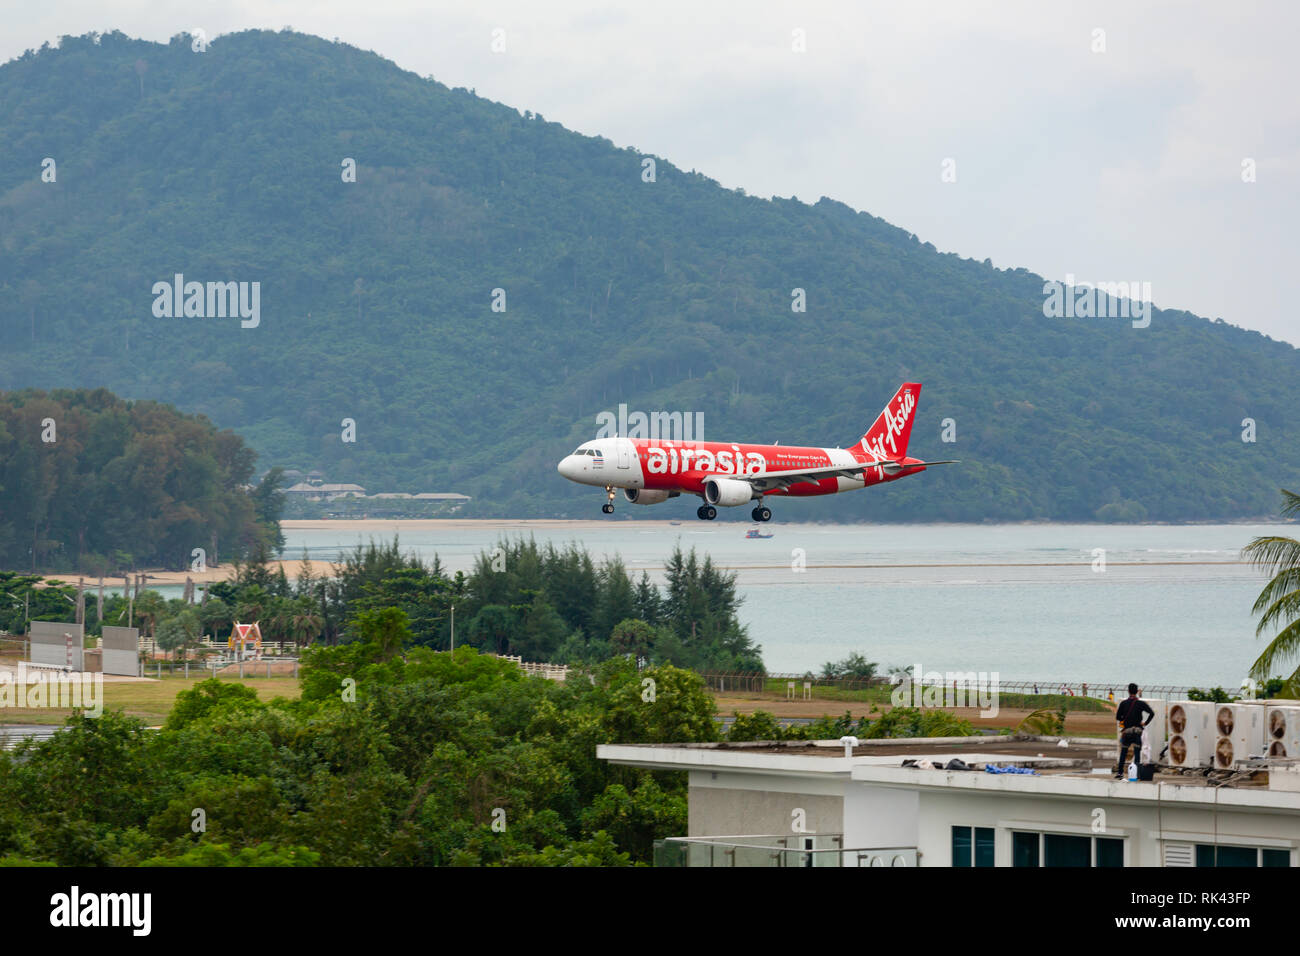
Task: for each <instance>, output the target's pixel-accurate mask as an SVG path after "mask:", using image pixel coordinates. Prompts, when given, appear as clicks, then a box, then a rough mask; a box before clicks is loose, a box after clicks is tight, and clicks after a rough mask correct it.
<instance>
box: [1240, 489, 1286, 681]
mask: <svg viewBox="0 0 1300 956" xmlns="http://www.w3.org/2000/svg"><path fill="white" fill-rule="evenodd" d="M1297 515H1300V495H1297V494H1296V493H1295V492H1293V491H1287V490H1286V489H1283V490H1282V517H1283V518H1294V517H1296V516H1297ZM1242 555H1243V556H1244V557H1245V558H1246V559H1247V560H1248V561H1249V562H1250V563H1251V564H1252V565H1254V566H1255V567H1257V568H1262V569H1263V570H1264V571H1265V572H1266V573H1267V574H1269V575H1271V577H1270V578H1269V581H1268V583H1267V584H1265V585H1264V589H1263V590H1262V591H1260V593H1259V597H1258V598H1256V599H1255V606H1254V608H1252V611H1253V612H1254V613H1255V614H1258V615H1259V616H1260V617H1259V624H1258V625H1257V626H1256V628H1255V634H1256V636H1259V635H1262V634H1264V633H1265V632H1266V631H1268V630H1269V629H1270V628H1274V627H1276V628H1278V632H1277V634H1275V635H1274V637H1273V639H1272V640H1271V641H1270V642H1269V644H1268V646H1267V647H1265V648H1264V650H1263V651H1262V652H1261V653H1260V655H1259V657H1258V658H1256V659H1255V663H1254V664H1252V665H1251V668H1250V676H1251V677H1253V678H1254V679H1255V680H1257V681H1260V682H1265V681H1267V680H1268V678H1269V675H1270V674H1272V673H1274V672H1275V671H1276V670H1277V669H1278V668H1282V669H1283V670H1286V669H1287V668H1289V667H1291V665H1292V664H1293V663H1295V662H1296V661H1295V659H1296V654H1297V651H1300V541H1297V540H1296V539H1295V538H1290V537H1286V536H1284V535H1265V536H1263V537H1257V538H1255V539H1254V540H1252V541H1251V542H1250V544H1248V545H1246V547H1245V548H1244V549H1243V550H1242ZM1283 693H1285V694H1286V695H1287V696H1288V697H1296V696H1300V666H1297V667H1295V668H1294V669H1292V670H1291V674H1290V676H1289V677H1287V679H1286V685H1285V688H1284V691H1283Z"/></svg>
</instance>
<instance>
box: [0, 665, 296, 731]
mask: <svg viewBox="0 0 1300 956" xmlns="http://www.w3.org/2000/svg"><path fill="white" fill-rule="evenodd" d="M206 679H207V678H206V675H204V676H192V677H189V678H186V677H180V676H177V677H167V676H164V677H163V679H162V680H157V681H140V682H132V683H117V682H105V684H104V709H105V710H122V711H124V712H125V713H127V714H128V715H130V716H132V717H139V718H140V719H141V720H143V721H144V722H145V723H147V724H149V725H150V726H156V725H157V724H161V723H162V722H163V721H164V720H166V719H167V715H168V714H170V713H171V710H172V704H173V702H174V701H175V700H176V695H177V694H179V693H180V692H181V691H183V690H189V688H191V687H193V686H194V685H195V684H197V683H198V682H199V681H201V680H206ZM219 679H220V680H228V681H229V682H230V683H232V684H243V685H245V686H247V687H251V688H253V690H255V691H257V696H258V697H259V698H260V699H261V700H271V699H272V698H274V697H289V698H296V697H297V696H298V694H299V693H300V690H299V687H298V679H297V678H295V677H271V678H265V677H257V678H248V677H246V678H243V679H242V680H241V679H240V678H238V677H234V678H226V677H221V678H219ZM71 713H72V711H71V710H60V709H57V708H52V707H45V708H30V707H28V708H22V707H4V708H0V724H61V723H63V721H64V720H66V719H67V718H68V717H69V716H70V715H71Z"/></svg>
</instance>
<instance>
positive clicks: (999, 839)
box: [597, 737, 1300, 866]
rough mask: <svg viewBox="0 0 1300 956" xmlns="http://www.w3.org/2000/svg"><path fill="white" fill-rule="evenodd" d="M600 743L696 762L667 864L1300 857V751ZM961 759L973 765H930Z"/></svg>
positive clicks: (659, 764) (928, 742) (667, 765)
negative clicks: (1160, 760)
mask: <svg viewBox="0 0 1300 956" xmlns="http://www.w3.org/2000/svg"><path fill="white" fill-rule="evenodd" d="M597 756H598V757H600V758H602V759H605V760H609V761H611V762H612V763H617V764H624V765H628V766H635V767H645V768H649V769H656V770H685V771H687V772H688V773H689V775H690V797H689V808H690V819H689V832H688V833H687V834H685V835H684V836H683V837H679V838H674V839H669V840H667V841H665V843H664V846H663V847H662V848H660V850H659V852H658V854H657V861H658V862H659V864H660V865H695V866H710V865H712V866H744V865H752V866H782V865H784V866H1213V865H1218V866H1240V865H1250V866H1294V865H1297V863H1298V862H1300V858H1298V857H1297V849H1298V848H1300V771H1298V769H1297V765H1296V764H1294V763H1292V762H1291V760H1279V761H1274V762H1272V763H1271V764H1268V765H1265V764H1264V763H1263V762H1262V761H1257V762H1255V763H1254V765H1253V766H1250V765H1242V766H1241V768H1240V769H1238V770H1236V771H1233V770H1231V769H1227V770H1213V769H1211V768H1209V767H1205V768H1199V769H1197V768H1188V769H1171V768H1162V769H1161V771H1160V772H1159V773H1157V774H1156V776H1155V779H1154V780H1152V781H1149V782H1144V781H1135V782H1131V783H1130V782H1127V781H1121V780H1116V779H1115V778H1114V777H1113V776H1112V771H1113V768H1114V763H1115V760H1116V744H1115V741H1113V740H1106V739H1085V738H1069V739H1068V740H1067V741H1066V744H1065V745H1064V746H1062V745H1061V741H1060V739H1059V738H1055V737H1032V738H1015V739H1013V738H1006V737H1003V738H990V737H955V738H931V739H897V740H871V741H865V742H863V743H861V744H860V745H858V746H853V747H852V748H851V754H850V755H849V756H846V755H845V746H844V745H843V744H842V743H840V742H838V741H818V742H808V741H792V742H788V743H772V742H759V743H732V744H727V743H722V744H654V745H651V744H640V745H606V746H601V747H598V748H597ZM1292 759H1294V758H1292ZM954 760H957V761H961V763H962V764H964V765H965V766H967V767H970V768H972V769H965V770H961V769H930V768H931V767H933V768H944V767H947V766H949V764H950V762H951V761H954ZM905 761H910V762H913V763H914V764H921V765H922V768H924V769H922V768H918V767H917V766H915V765H909V766H905V765H904V762H905ZM922 762H925V763H922ZM987 765H993V766H994V767H995V768H998V767H1005V766H1009V765H1015V766H1018V767H1020V768H1024V769H1031V770H1034V771H1035V773H1033V774H1028V773H993V772H989V771H988V770H986V769H985V768H986V766H987ZM953 766H954V767H955V766H958V765H957V764H953Z"/></svg>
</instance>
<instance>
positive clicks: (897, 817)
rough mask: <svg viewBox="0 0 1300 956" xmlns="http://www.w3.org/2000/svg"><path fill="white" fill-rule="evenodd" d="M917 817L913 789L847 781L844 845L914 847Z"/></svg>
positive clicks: (917, 798) (849, 846)
mask: <svg viewBox="0 0 1300 956" xmlns="http://www.w3.org/2000/svg"><path fill="white" fill-rule="evenodd" d="M919 820H920V799H919V794H918V793H917V792H916V791H915V790H893V789H890V788H888V787H879V786H868V785H866V784H862V783H854V784H850V786H849V789H848V793H847V794H846V795H845V797H844V846H845V847H846V848H848V849H878V848H884V847H909V846H916V845H917V833H918V831H919V826H920V823H919Z"/></svg>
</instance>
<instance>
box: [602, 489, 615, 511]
mask: <svg viewBox="0 0 1300 956" xmlns="http://www.w3.org/2000/svg"><path fill="white" fill-rule="evenodd" d="M605 494H606V495H608V496H609V500H608V501H606V502H605V503H604V504H603V505H601V506H600V510H601V511H603V512H605V514H607V515H612V514H613V513H614V488H613V486H611V485H606V486H605Z"/></svg>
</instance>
